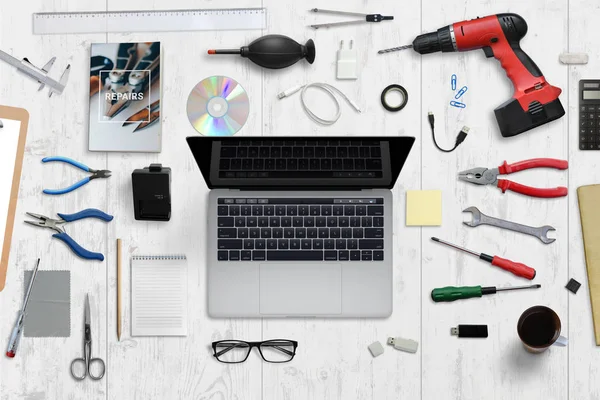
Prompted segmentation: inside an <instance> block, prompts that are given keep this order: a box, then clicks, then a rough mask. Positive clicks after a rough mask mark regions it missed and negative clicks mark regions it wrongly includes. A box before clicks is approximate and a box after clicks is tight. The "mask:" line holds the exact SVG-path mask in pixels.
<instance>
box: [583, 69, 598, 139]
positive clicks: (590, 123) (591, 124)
mask: <svg viewBox="0 0 600 400" xmlns="http://www.w3.org/2000/svg"><path fill="white" fill-rule="evenodd" d="M579 150H600V80H598V79H590V80H588V79H585V80H584V79H582V80H580V81H579Z"/></svg>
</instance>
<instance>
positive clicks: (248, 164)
mask: <svg viewBox="0 0 600 400" xmlns="http://www.w3.org/2000/svg"><path fill="white" fill-rule="evenodd" d="M382 177H383V159H382V151H381V142H379V141H376V140H286V141H278V140H273V141H271V140H240V141H237V140H226V141H223V142H221V152H220V159H219V178H281V179H294V178H305V179H319V178H322V179H326V178H369V179H370V178H382Z"/></svg>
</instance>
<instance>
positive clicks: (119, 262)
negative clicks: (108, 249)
mask: <svg viewBox="0 0 600 400" xmlns="http://www.w3.org/2000/svg"><path fill="white" fill-rule="evenodd" d="M117 339H118V340H119V342H120V341H121V239H117Z"/></svg>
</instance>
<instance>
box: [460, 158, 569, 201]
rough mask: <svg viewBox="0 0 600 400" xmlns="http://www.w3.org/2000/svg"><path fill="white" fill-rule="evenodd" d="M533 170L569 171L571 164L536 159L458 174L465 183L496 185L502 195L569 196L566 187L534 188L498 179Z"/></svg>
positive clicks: (551, 159)
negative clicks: (510, 192)
mask: <svg viewBox="0 0 600 400" xmlns="http://www.w3.org/2000/svg"><path fill="white" fill-rule="evenodd" d="M533 168H555V169H567V168H569V162H568V161H566V160H557V159H554V158H534V159H531V160H525V161H519V162H516V163H514V164H507V163H506V161H504V164H502V165H501V166H499V167H498V168H492V169H488V168H473V169H468V170H466V171H462V172H459V173H458V179H460V180H461V181H465V182H471V183H475V184H477V185H494V184H495V185H496V186H497V187H499V188H500V189H502V193H504V192H506V191H507V190H510V191H513V192H516V193H521V194H524V195H526V196H531V197H546V198H549V197H563V196H566V195H567V192H568V189H567V188H566V187H564V186H559V187H556V188H547V189H542V188H534V187H531V186H525V185H521V184H520V183H515V182H512V181H509V180H508V179H498V175H508V174H512V173H513V172H519V171H523V170H526V169H533Z"/></svg>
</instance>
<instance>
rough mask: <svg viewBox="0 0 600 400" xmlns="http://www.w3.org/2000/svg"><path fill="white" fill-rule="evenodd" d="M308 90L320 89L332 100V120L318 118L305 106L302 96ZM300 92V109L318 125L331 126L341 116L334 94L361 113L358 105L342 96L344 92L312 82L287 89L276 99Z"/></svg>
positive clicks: (325, 84)
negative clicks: (333, 109) (334, 110)
mask: <svg viewBox="0 0 600 400" xmlns="http://www.w3.org/2000/svg"><path fill="white" fill-rule="evenodd" d="M308 88H315V89H320V90H322V91H324V92H325V93H327V94H328V95H329V97H331V98H332V99H333V102H334V104H335V109H336V112H335V115H334V116H333V118H331V119H327V118H323V117H319V116H318V115H317V114H315V113H314V112H313V111H312V110H311V109H310V108H309V107H308V105H307V104H306V99H305V97H304V95H305V94H306V90H307V89H308ZM300 90H302V92H301V93H300V103H301V104H302V108H303V109H304V111H305V112H306V114H307V115H308V117H309V118H310V119H312V120H313V121H315V122H316V123H318V124H321V125H333V124H335V122H336V121H337V120H338V119H340V116H341V115H342V110H341V108H340V101H339V99H338V98H337V96H336V95H335V94H336V93H337V94H339V95H340V96H341V97H342V98H343V99H345V100H346V102H347V103H348V104H350V105H351V106H352V108H354V110H356V111H357V112H358V113H360V112H361V110H360V107H358V105H356V103H355V102H353V101H352V100H350V99H349V98H348V96H346V95H345V94H344V92H342V91H341V90H340V89H338V88H336V87H335V86H332V85H329V84H327V83H320V82H314V83H308V84H306V85H300V86H295V87H293V88H291V89H288V90H286V91H283V92H281V93H279V94H278V95H277V98H278V99H283V98H284V97H289V96H291V95H293V94H294V93H297V92H298V91H300Z"/></svg>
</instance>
